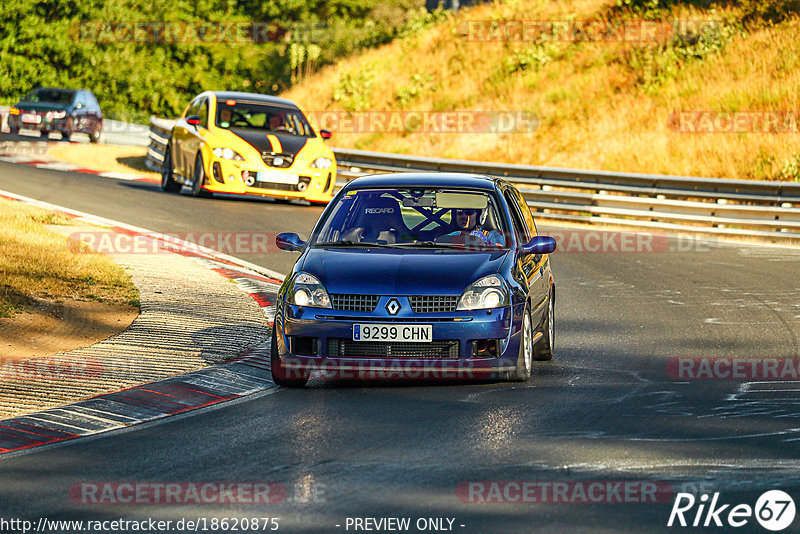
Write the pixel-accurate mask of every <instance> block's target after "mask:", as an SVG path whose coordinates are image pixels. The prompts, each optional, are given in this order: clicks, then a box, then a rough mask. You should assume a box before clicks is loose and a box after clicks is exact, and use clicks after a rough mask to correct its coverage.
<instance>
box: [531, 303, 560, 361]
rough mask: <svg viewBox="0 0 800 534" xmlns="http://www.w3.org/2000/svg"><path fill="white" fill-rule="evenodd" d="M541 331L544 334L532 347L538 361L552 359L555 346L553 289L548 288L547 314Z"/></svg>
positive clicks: (534, 356)
mask: <svg viewBox="0 0 800 534" xmlns="http://www.w3.org/2000/svg"><path fill="white" fill-rule="evenodd" d="M542 332H543V333H544V335H543V336H542V337H541V339H539V341H538V342H537V343H536V345H535V346H534V347H533V358H534V359H535V360H536V361H539V362H545V361H549V360H552V359H553V351H554V350H555V346H556V345H555V341H556V292H555V291H554V290H553V289H550V297H549V298H548V299H547V316H546V317H545V319H544V321H543V322H542Z"/></svg>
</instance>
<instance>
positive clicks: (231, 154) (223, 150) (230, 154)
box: [212, 147, 244, 161]
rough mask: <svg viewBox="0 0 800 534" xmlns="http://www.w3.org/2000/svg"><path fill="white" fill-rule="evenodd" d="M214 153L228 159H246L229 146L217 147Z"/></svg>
mask: <svg viewBox="0 0 800 534" xmlns="http://www.w3.org/2000/svg"><path fill="white" fill-rule="evenodd" d="M212 152H214V155H215V156H217V157H218V158H222V159H227V160H234V161H244V158H243V157H242V156H241V154H239V153H238V152H236V151H235V150H234V149H232V148H229V147H217V148H215V149H214V150H212Z"/></svg>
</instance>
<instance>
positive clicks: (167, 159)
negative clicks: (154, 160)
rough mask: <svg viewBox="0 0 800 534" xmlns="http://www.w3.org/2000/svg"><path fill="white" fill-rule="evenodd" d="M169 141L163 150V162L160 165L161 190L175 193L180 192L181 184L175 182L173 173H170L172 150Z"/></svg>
mask: <svg viewBox="0 0 800 534" xmlns="http://www.w3.org/2000/svg"><path fill="white" fill-rule="evenodd" d="M171 144H172V142H171V140H170V142H169V143H167V148H166V149H165V150H164V161H163V163H162V164H161V189H162V190H164V191H166V192H167V193H177V192H178V191H180V190H181V184H179V183H178V182H176V181H175V176H174V173H173V172H172V169H173V167H172V149H171V148H170V145H171Z"/></svg>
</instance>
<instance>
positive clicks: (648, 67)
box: [283, 0, 800, 180]
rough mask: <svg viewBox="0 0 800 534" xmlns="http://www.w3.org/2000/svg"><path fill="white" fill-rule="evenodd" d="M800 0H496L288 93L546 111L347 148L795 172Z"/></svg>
mask: <svg viewBox="0 0 800 534" xmlns="http://www.w3.org/2000/svg"><path fill="white" fill-rule="evenodd" d="M797 4H798V3H797V2H795V1H789V0H784V1H778V2H767V1H762V2H759V1H755V2H753V1H748V0H744V1H742V2H738V3H735V2H734V3H732V2H714V1H710V0H706V1H699V0H698V1H693V2H676V1H669V0H618V1H617V3H613V2H611V3H610V2H608V1H603V0H568V1H565V2H547V1H543V0H515V1H507V2H496V3H492V4H484V5H480V6H476V7H473V8H469V9H462V10H461V11H460V12H459V13H458V14H457V15H456V16H452V15H451V16H449V17H448V18H447V19H446V20H444V21H442V22H440V23H438V24H436V25H435V26H433V27H430V28H428V29H426V30H424V31H421V32H419V33H417V34H415V35H412V36H410V37H406V38H401V39H396V40H395V41H393V42H392V43H390V44H387V45H384V46H381V47H379V48H377V49H373V50H369V51H366V52H365V53H363V54H361V55H359V56H354V57H351V58H349V59H347V60H344V61H341V62H339V63H338V64H336V65H334V66H330V67H327V68H325V69H323V70H322V71H320V72H319V73H317V74H315V75H311V76H308V77H306V78H305V79H303V80H302V81H301V82H300V83H298V84H297V85H295V86H294V87H293V88H292V89H290V90H288V91H286V92H284V93H283V96H286V97H288V98H291V99H294V100H296V101H298V102H301V103H302V104H303V105H304V106H305V107H306V108H307V109H308V110H310V111H329V110H338V111H340V112H345V111H346V112H349V113H352V114H354V116H357V115H358V114H359V113H361V114H365V113H369V112H375V111H400V112H402V111H424V112H429V111H448V110H473V111H481V110H484V111H485V110H490V111H491V110H512V111H521V112H529V113H532V114H535V116H536V117H538V120H539V125H538V128H536V129H535V130H534V131H528V132H524V131H523V132H515V133H504V134H492V133H488V134H487V133H462V132H458V131H456V132H452V131H451V132H450V133H421V132H413V133H411V132H404V133H398V132H391V131H388V132H387V131H370V132H361V133H346V132H342V131H339V132H334V139H333V140H332V142H333V144H334V145H336V146H343V147H355V148H362V149H369V150H379V151H389V152H399V153H406V154H419V155H425V156H442V157H454V158H467V159H477V160H487V161H503V162H514V163H526V164H536V165H549V166H559V167H574V168H588V169H605V170H614V171H631V172H647V173H668V174H685V175H701V176H718V177H729V178H752V179H768V180H797V179H800V146H798V141H800V135H798V133H797V132H798V131H800V105H799V104H800V102H798V100H799V99H800V97H799V96H798V87H800V68H799V67H800V41H798V40H797V38H796V36H797V34H798V30H799V29H800V17H798V14H797V11H798V5H797ZM508 21H529V22H530V21H549V22H550V25H549V26H547V27H548V28H550V29H551V30H552V29H553V28H555V27H559V26H558V25H559V24H561V23H562V22H570V24H572V26H570V27H571V28H572V29H573V30H574V28H575V27H580V26H581V25H582V24H584V23H586V22H587V21H592V23H593V24H595V27H597V25H598V24H609V25H611V26H610V27H620V26H621V27H627V28H634V29H636V28H637V27H639V28H640V29H641V26H637V24H639V23H640V21H649V22H648V23H649V24H653V21H660V24H659V25H658V26H657V28H660V29H662V30H663V29H664V28H667V29H666V30H664V31H656V32H655V33H654V34H652V33H651V34H641V33H640V34H638V35H639V38H635V37H634V38H627V39H621V40H620V39H616V38H593V39H590V38H588V37H586V35H587V34H585V33H584V34H578V35H577V37H575V36H574V34H573V33H569V34H568V36H567V37H564V35H563V34H562V35H561V36H560V37H553V34H552V33H551V34H548V35H544V36H543V35H538V34H536V33H533V34H530V35H526V36H525V39H522V40H504V39H501V38H498V36H499V35H503V31H505V32H506V34H510V30H509V28H510V25H509V22H508ZM492 24H494V26H492ZM614 25H616V26H614ZM601 27H602V26H601ZM476 28H477V30H476ZM570 31H572V30H570ZM481 32H483V33H481ZM513 35H516V34H513ZM537 35H538V37H537ZM592 35H598V34H597V33H594V34H592ZM633 35H634V36H635V35H637V34H636V33H635V32H634V33H633ZM653 35H655V37H654V38H652V37H653ZM698 112H702V113H698ZM751 112H755V113H751ZM767 112H790V113H788V114H778V115H774V114H773V115H770V114H769V113H767ZM680 113H683V115H681V114H680ZM726 121H727V122H726ZM338 124H339V125H341V122H339V123H338ZM378 129H380V128H378ZM681 129H682V130H684V131H683V132H681V131H679V130H681ZM731 129H733V130H735V132H733V133H731V132H730V130H731ZM687 130H688V131H695V133H687ZM697 130H700V131H701V132H702V133H697ZM765 130H766V132H765ZM712 132H713V133H712Z"/></svg>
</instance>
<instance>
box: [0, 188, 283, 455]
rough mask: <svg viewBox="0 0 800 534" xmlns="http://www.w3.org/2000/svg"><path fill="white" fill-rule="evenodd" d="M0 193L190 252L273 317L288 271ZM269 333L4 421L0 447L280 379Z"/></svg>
mask: <svg viewBox="0 0 800 534" xmlns="http://www.w3.org/2000/svg"><path fill="white" fill-rule="evenodd" d="M0 198H5V199H8V200H13V201H18V202H22V203H25V204H27V205H30V206H36V207H40V208H45V209H49V210H54V211H57V212H59V213H61V214H63V215H66V216H69V217H72V218H74V219H76V220H80V221H83V222H86V223H89V224H92V225H96V226H103V227H107V228H108V229H109V230H111V231H114V232H119V233H123V234H126V235H129V236H136V237H140V238H146V239H151V240H153V242H154V243H155V244H157V245H158V246H159V248H164V249H165V250H170V251H172V252H175V253H178V254H181V255H183V256H186V257H189V258H191V259H193V260H195V261H197V262H198V263H200V264H202V265H204V266H206V267H208V268H209V269H211V270H213V271H215V272H216V273H218V274H219V275H220V276H222V277H224V278H227V279H228V280H231V281H233V282H234V283H236V285H237V286H238V287H239V288H240V289H242V290H243V291H244V292H246V293H247V294H249V295H250V296H251V297H252V298H253V299H255V301H256V302H257V303H258V305H259V306H260V307H261V309H262V310H263V312H264V314H265V315H266V316H267V317H268V318H269V319H270V322H271V321H272V320H273V319H274V311H275V302H276V299H277V292H278V289H279V288H280V285H281V280H282V278H283V275H281V274H280V273H277V272H275V271H272V270H270V269H266V268H264V267H260V266H258V265H254V264H252V263H249V262H246V261H243V260H240V259H238V258H233V257H231V256H228V255H226V254H223V253H221V252H218V251H215V250H211V249H207V248H205V247H200V246H198V245H196V244H194V243H189V242H187V241H183V240H180V239H176V238H174V237H171V236H168V235H165V234H160V233H157V232H151V231H149V230H146V229H144V228H139V227H136V226H132V225H129V224H125V223H121V222H118V221H112V220H110V219H106V218H103V217H97V216H95V215H90V214H88V213H84V212H81V211H77V210H73V209H70V208H65V207H62V206H56V205H53V204H49V203H47V202H41V201H38V200H35V199H32V198H28V197H24V196H21V195H17V194H14V193H10V192H6V191H0ZM269 351H270V342H269V340H268V341H266V342H265V343H263V344H261V345H258V346H256V347H253V348H251V349H248V350H247V351H245V352H244V353H242V354H240V355H238V356H236V355H232V356H235V357H234V358H232V359H231V360H229V361H227V362H224V363H221V364H217V365H214V366H211V367H207V368H204V369H200V370H198V371H193V372H191V373H186V374H184V375H179V376H176V377H172V378H169V379H166V380H161V381H158V382H153V383H150V384H145V385H142V386H135V387H132V388H128V389H125V390H122V391H117V392H113V393H106V394H103V395H99V396H96V397H93V398H91V399H88V400H84V401H80V402H76V403H73V404H69V405H67V406H61V407H58V408H51V409H48V410H43V411H41V412H37V413H34V414H29V415H24V416H20V417H14V418H11V419H6V420H2V421H0V454H7V453H13V452H19V451H23V450H28V449H31V448H35V447H39V446H42V445H48V444H52V443H58V442H62V441H67V440H71V439H75V438H77V437H82V436H88V435H92V434H97V433H100V432H107V431H110V430H116V429H120V428H125V427H128V426H130V425H133V424H137V423H143V422H146V421H152V420H155V419H160V418H163V417H168V416H170V415H175V414H178V413H183V412H187V411H191V410H196V409H199V408H204V407H207V406H211V405H214V404H218V403H221V402H225V401H230V400H234V399H237V398H241V397H244V396H246V395H253V394H256V393H260V392H265V391H267V390H269V389H271V388H274V387H275V384H274V383H273V382H272V380H271V379H270V377H269V368H270V361H269Z"/></svg>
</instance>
